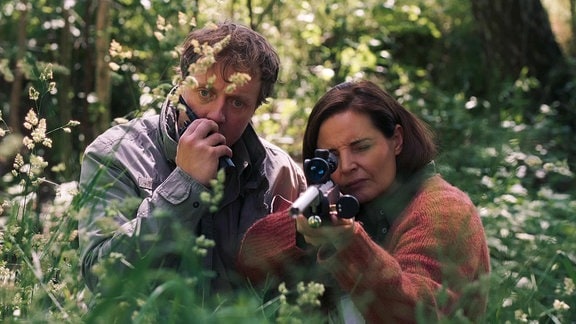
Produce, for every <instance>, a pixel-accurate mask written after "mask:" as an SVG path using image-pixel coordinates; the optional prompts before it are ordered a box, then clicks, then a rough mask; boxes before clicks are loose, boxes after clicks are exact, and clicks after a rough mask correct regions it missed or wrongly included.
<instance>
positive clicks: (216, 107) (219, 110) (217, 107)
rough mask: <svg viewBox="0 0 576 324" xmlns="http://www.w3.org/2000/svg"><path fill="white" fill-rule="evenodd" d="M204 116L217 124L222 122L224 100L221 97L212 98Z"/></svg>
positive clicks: (224, 114) (224, 111)
mask: <svg viewBox="0 0 576 324" xmlns="http://www.w3.org/2000/svg"><path fill="white" fill-rule="evenodd" d="M206 117H207V118H209V119H211V120H213V121H215V122H216V123H218V124H222V123H224V122H225V121H226V101H225V100H224V99H223V98H218V99H217V100H214V101H213V102H212V107H211V108H210V112H208V115H207V116H206Z"/></svg>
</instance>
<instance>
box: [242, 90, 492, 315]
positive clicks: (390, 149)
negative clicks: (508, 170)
mask: <svg viewBox="0 0 576 324" xmlns="http://www.w3.org/2000/svg"><path fill="white" fill-rule="evenodd" d="M318 148H320V149H327V150H329V151H330V152H331V153H333V154H334V155H335V156H336V157H337V160H338V164H337V167H336V168H335V170H334V172H333V173H332V174H331V178H332V180H333V181H334V183H335V184H336V185H338V188H339V190H340V191H341V193H342V194H346V195H352V196H354V197H356V198H357V200H358V202H359V203H360V210H359V212H358V214H357V216H356V217H355V218H352V219H345V218H338V217H332V222H331V224H329V225H323V226H321V227H319V228H315V227H312V226H310V225H309V223H308V219H307V218H306V217H305V216H304V215H299V216H298V217H297V218H296V224H295V225H294V223H293V221H292V220H289V219H290V217H288V216H287V215H286V212H285V211H284V212H278V213H276V214H273V215H269V216H268V217H266V218H264V219H263V220H261V221H260V222H258V223H256V224H255V225H254V226H253V227H252V228H251V229H249V231H248V233H247V234H246V236H245V238H244V243H243V248H242V250H241V253H240V259H239V260H240V264H241V265H242V266H243V268H244V269H246V271H247V272H246V273H248V274H250V273H252V276H251V277H252V278H253V279H254V280H259V279H261V278H262V277H263V275H264V273H267V274H268V275H269V274H271V273H274V274H277V275H279V276H280V277H281V278H285V276H286V275H287V274H286V273H285V271H286V266H287V265H289V264H297V263H298V262H299V261H297V260H298V259H302V258H305V257H306V253H305V252H304V249H302V248H301V247H303V248H305V245H311V246H313V247H314V250H315V262H316V264H317V265H318V266H319V267H320V268H322V269H325V270H326V271H327V272H328V273H329V274H330V276H331V279H333V280H334V281H335V282H336V283H337V289H339V294H340V297H341V306H344V307H342V308H341V310H342V309H343V310H344V311H341V312H340V314H341V316H343V317H344V318H350V317H355V318H356V319H360V320H365V321H367V322H372V323H386V322H398V323H399V322H402V323H406V322H415V321H416V319H417V318H418V316H424V318H426V319H431V317H432V318H433V319H440V318H442V317H445V316H449V317H450V316H454V313H455V312H456V311H458V310H462V311H463V312H464V315H466V316H467V317H468V318H469V319H471V320H478V319H479V318H481V317H482V315H483V313H484V311H485V306H486V298H487V296H486V290H485V289H484V290H481V289H480V287H481V285H480V284H479V283H480V279H481V277H482V276H483V275H485V274H488V273H489V271H490V259H489V254H488V248H487V245H486V239H485V235H484V229H483V226H482V223H481V220H480V218H479V216H478V214H477V211H476V208H475V207H474V205H473V204H472V202H471V201H470V199H469V198H468V196H467V195H466V194H465V193H463V192H462V191H461V190H459V189H458V188H456V187H454V186H452V185H450V184H449V183H448V182H446V181H445V180H444V179H442V177H441V176H440V175H438V174H436V173H435V170H434V163H433V159H434V158H435V156H436V153H437V151H436V145H435V142H434V137H433V134H432V132H431V131H429V129H428V128H427V126H426V125H425V123H424V122H422V121H421V120H420V119H418V118H417V117H416V116H415V115H413V114H412V113H410V112H409V111H407V110H406V109H405V108H404V107H402V106H401V105H400V104H399V103H398V102H397V101H396V100H394V99H393V98H392V97H391V96H390V95H388V94H387V93H386V92H384V91H383V90H382V89H380V88H379V87H378V86H376V85H375V84H374V83H372V82H369V81H358V82H347V83H343V84H340V85H338V86H336V87H334V88H333V89H331V90H330V91H328V92H327V93H326V94H325V95H324V96H323V97H322V98H321V99H320V100H319V101H318V102H317V104H316V105H315V107H314V108H313V110H312V112H311V114H310V117H309V120H308V125H307V128H306V132H305V134H304V143H303V157H304V158H305V159H310V158H313V157H314V152H315V150H316V149H318ZM287 219H288V220H287ZM294 228H295V229H294ZM282 231H285V233H282ZM295 231H297V233H298V234H296V233H295ZM266 232H267V233H266ZM298 238H300V240H298ZM297 242H299V243H297ZM303 242H305V243H303ZM248 254H251V256H248ZM256 258H258V260H256ZM347 301H351V302H352V303H347ZM352 304H353V305H354V307H350V306H351V305H352ZM354 309H355V310H356V311H357V312H358V314H355V313H356V312H355V310H354Z"/></svg>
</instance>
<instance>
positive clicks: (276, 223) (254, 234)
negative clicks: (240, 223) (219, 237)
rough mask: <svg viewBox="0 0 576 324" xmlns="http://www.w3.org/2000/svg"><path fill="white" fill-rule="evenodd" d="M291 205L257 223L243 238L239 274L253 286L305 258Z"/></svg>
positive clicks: (238, 266)
mask: <svg viewBox="0 0 576 324" xmlns="http://www.w3.org/2000/svg"><path fill="white" fill-rule="evenodd" d="M289 206H290V205H288V203H286V202H282V203H281V206H280V207H279V210H280V211H278V212H275V213H272V214H270V215H267V216H266V217H264V218H262V219H260V220H258V221H257V222H256V223H254V224H253V225H252V226H251V227H250V228H249V229H248V231H247V232H246V234H245V235H244V238H243V240H242V244H241V246H240V251H239V253H238V258H237V268H238V271H239V272H240V273H241V274H243V275H244V276H245V277H246V278H247V279H248V280H249V281H251V282H252V284H254V285H259V284H261V283H263V282H265V281H266V280H267V279H269V278H271V277H281V276H282V275H284V274H286V273H287V271H288V269H289V268H290V267H291V266H292V265H296V264H297V263H298V260H299V259H300V258H301V257H302V256H304V255H305V252H304V251H303V250H301V249H300V248H298V247H297V245H296V223H295V221H294V219H292V217H291V216H290V213H289V211H290V208H288V207H289Z"/></svg>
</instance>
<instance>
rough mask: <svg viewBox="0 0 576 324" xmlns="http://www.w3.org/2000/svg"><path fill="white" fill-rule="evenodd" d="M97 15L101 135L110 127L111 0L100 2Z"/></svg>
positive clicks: (97, 72) (97, 63)
mask: <svg viewBox="0 0 576 324" xmlns="http://www.w3.org/2000/svg"><path fill="white" fill-rule="evenodd" d="M97 10H98V11H97V13H96V44H95V46H96V73H95V75H96V80H95V86H96V89H95V91H96V97H97V98H98V101H97V102H96V105H97V106H96V107H97V108H96V123H95V125H94V126H95V127H96V131H97V132H99V133H101V132H103V131H105V130H106V129H107V128H109V127H110V118H111V117H110V109H109V106H110V69H109V67H108V62H107V61H108V49H109V47H110V35H109V33H110V32H109V29H110V28H109V25H110V19H109V12H110V0H100V1H98V9H97Z"/></svg>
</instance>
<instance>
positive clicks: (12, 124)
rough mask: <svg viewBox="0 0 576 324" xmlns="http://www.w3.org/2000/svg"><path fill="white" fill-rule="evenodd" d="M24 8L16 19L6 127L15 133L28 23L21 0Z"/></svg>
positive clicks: (18, 131)
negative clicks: (15, 42) (11, 81)
mask: <svg viewBox="0 0 576 324" xmlns="http://www.w3.org/2000/svg"><path fill="white" fill-rule="evenodd" d="M20 2H21V3H22V7H23V8H25V9H24V10H22V11H20V18H19V20H18V38H17V39H18V40H17V44H16V46H17V48H18V51H17V53H16V68H15V69H14V70H15V73H14V82H13V83H12V91H11V93H10V114H9V116H8V127H9V128H10V129H11V130H12V131H13V132H15V133H20V127H21V125H22V119H21V118H20V111H21V109H20V98H21V97H22V88H23V84H24V73H23V72H22V68H21V66H20V64H23V60H24V54H25V53H26V26H27V25H28V1H26V0H22V1H20Z"/></svg>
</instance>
